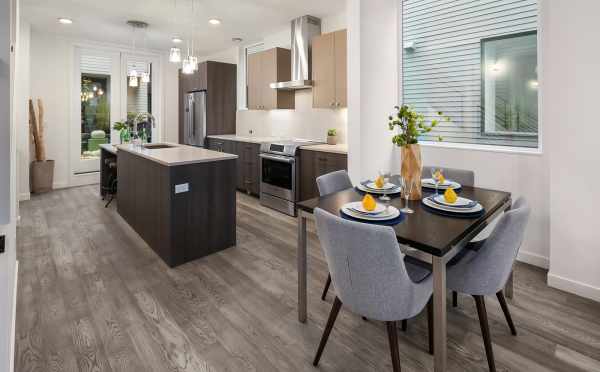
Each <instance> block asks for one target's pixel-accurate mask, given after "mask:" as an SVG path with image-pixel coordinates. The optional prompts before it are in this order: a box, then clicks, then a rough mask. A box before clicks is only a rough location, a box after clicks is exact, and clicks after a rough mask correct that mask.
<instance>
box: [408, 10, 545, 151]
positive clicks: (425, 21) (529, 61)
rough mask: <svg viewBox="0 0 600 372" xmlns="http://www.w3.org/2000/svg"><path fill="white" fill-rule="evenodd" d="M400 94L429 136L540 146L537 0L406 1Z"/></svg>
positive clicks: (455, 141) (475, 141)
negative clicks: (429, 127)
mask: <svg viewBox="0 0 600 372" xmlns="http://www.w3.org/2000/svg"><path fill="white" fill-rule="evenodd" d="M402 4H403V9H402V14H403V17H402V18H403V19H402V25H403V31H402V41H403V62H402V95H403V99H404V103H406V104H408V105H411V106H414V107H415V109H416V110H417V111H419V112H421V113H423V114H425V116H426V117H427V118H428V119H433V118H435V116H436V115H435V114H436V113H437V112H438V111H442V112H443V113H444V114H445V115H448V116H449V117H450V118H451V123H442V124H440V125H439V126H438V127H437V128H436V129H435V130H434V131H432V132H430V133H428V134H427V135H425V136H423V138H422V139H423V140H425V141H436V140H437V138H438V137H439V136H441V137H442V138H443V140H444V142H452V143H470V144H484V145H497V146H514V147H530V148H537V147H538V77H537V22H538V16H537V14H538V5H537V0H518V1H515V0H488V1H485V2H483V1H480V2H473V1H470V0H456V1H452V2H448V1H444V0H429V1H423V0H404V1H403V3H402Z"/></svg>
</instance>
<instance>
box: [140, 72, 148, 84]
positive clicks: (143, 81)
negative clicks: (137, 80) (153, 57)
mask: <svg viewBox="0 0 600 372" xmlns="http://www.w3.org/2000/svg"><path fill="white" fill-rule="evenodd" d="M141 80H142V83H146V84H148V83H149V82H150V73H149V72H142V78H141Z"/></svg>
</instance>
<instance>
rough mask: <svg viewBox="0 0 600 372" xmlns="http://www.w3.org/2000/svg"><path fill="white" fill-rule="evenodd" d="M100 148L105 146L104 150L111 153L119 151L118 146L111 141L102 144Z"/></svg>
mask: <svg viewBox="0 0 600 372" xmlns="http://www.w3.org/2000/svg"><path fill="white" fill-rule="evenodd" d="M100 148H103V149H104V150H106V151H108V152H110V153H111V154H116V153H117V148H116V147H115V146H114V145H112V144H110V143H103V144H101V145H100Z"/></svg>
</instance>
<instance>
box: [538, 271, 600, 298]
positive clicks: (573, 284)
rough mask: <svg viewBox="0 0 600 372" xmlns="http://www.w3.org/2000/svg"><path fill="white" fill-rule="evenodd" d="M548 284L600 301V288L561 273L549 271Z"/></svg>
mask: <svg viewBox="0 0 600 372" xmlns="http://www.w3.org/2000/svg"><path fill="white" fill-rule="evenodd" d="M548 285H549V286H550V287H554V288H557V289H560V290H563V291H565V292H569V293H573V294H576V295H578V296H581V297H585V298H589V299H590V300H594V301H598V302H600V288H598V287H594V286H591V285H589V284H586V283H582V282H578V281H576V280H572V279H567V278H564V277H562V276H559V275H555V274H552V273H548Z"/></svg>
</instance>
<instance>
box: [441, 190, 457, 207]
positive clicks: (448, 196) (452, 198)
mask: <svg viewBox="0 0 600 372" xmlns="http://www.w3.org/2000/svg"><path fill="white" fill-rule="evenodd" d="M444 199H445V200H446V203H450V204H454V203H456V200H457V199H458V195H456V192H454V190H453V189H452V188H451V187H449V188H448V189H447V190H446V192H445V193H444Z"/></svg>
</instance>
